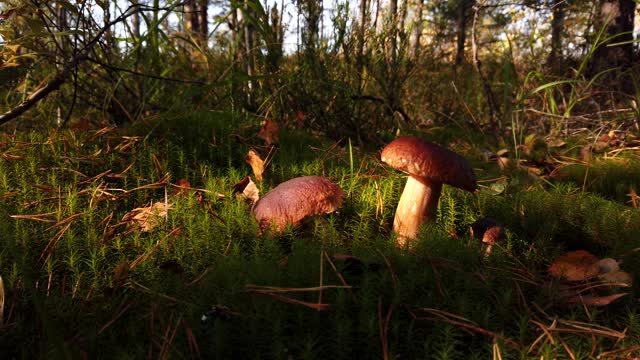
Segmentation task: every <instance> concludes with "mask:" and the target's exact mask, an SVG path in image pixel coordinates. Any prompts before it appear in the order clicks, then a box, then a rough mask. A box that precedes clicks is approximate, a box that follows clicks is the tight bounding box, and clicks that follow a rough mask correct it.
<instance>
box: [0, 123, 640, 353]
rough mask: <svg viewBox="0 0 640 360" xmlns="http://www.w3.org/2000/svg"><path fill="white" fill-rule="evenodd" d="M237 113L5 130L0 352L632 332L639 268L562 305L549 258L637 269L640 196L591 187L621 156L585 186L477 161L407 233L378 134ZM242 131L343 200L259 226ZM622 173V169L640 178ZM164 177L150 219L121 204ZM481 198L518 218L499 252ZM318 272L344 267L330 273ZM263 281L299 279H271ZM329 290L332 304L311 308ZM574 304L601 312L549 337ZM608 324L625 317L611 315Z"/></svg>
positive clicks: (578, 340) (465, 343) (511, 220)
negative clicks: (329, 131) (625, 279)
mask: <svg viewBox="0 0 640 360" xmlns="http://www.w3.org/2000/svg"><path fill="white" fill-rule="evenodd" d="M233 116H237V115H232V114H226V113H194V114H192V115H189V116H188V118H184V117H182V118H181V117H178V116H176V118H175V119H174V120H165V121H162V122H158V123H156V124H153V125H149V124H147V125H146V126H140V127H139V128H137V129H132V130H130V133H128V134H126V136H125V135H124V134H121V133H117V132H115V131H113V130H110V131H106V130H103V131H99V132H96V131H91V132H88V133H85V134H78V133H74V132H69V131H61V132H52V133H48V134H44V133H35V132H34V133H31V134H18V135H7V134H5V135H3V136H2V138H1V139H0V151H1V153H2V157H1V158H0V199H2V201H1V202H0V233H1V234H2V235H1V236H2V238H1V241H2V246H1V247H0V275H1V276H2V279H3V281H4V288H5V291H6V295H5V297H6V300H5V307H4V314H3V317H2V318H0V334H1V335H2V336H1V337H0V339H1V340H0V353H2V354H5V355H6V358H45V357H46V358H58V357H60V358H76V357H86V356H88V357H89V358H142V357H148V358H223V359H226V358H306V359H311V358H318V359H325V358H335V359H342V358H344V359H350V358H362V359H364V358H376V359H377V358H380V357H385V358H386V357H388V358H437V359H460V358H470V359H471V358H478V359H481V358H488V357H491V356H496V354H497V353H499V354H500V356H503V357H504V358H540V356H544V357H545V358H570V357H571V356H570V355H569V351H571V352H572V355H573V356H574V357H575V358H592V357H594V356H596V355H598V354H600V353H603V352H605V351H610V350H613V349H623V348H626V347H632V346H637V345H638V340H637V339H638V335H640V322H639V319H638V313H637V309H636V307H635V305H636V304H637V298H638V291H637V287H635V288H633V289H630V290H629V291H628V292H629V295H628V296H626V297H623V298H622V299H620V300H618V302H616V305H615V306H609V307H603V308H598V309H593V308H586V307H585V308H583V307H567V306H564V305H561V304H559V303H558V302H557V301H556V300H557V299H556V298H555V297H554V295H553V294H554V293H553V289H554V286H555V284H554V283H553V281H550V280H549V279H548V278H547V277H546V275H545V273H546V268H547V266H548V265H549V263H550V261H551V260H552V259H553V258H554V257H555V256H557V255H560V254H562V253H563V252H564V251H566V250H571V249H587V250H589V251H591V252H593V253H594V254H596V255H598V256H600V257H614V258H616V259H621V260H623V262H622V267H623V268H624V269H625V270H626V271H628V272H630V273H631V274H633V275H634V277H637V276H638V275H640V267H639V265H638V264H640V261H639V260H640V259H638V257H639V256H638V252H637V249H638V247H639V246H640V245H639V244H640V243H639V241H640V240H639V239H640V212H638V210H637V209H634V208H632V207H630V206H626V205H624V204H623V203H621V202H616V201H612V200H611V199H608V198H606V197H603V196H601V195H598V194H599V193H600V191H597V189H599V187H597V186H600V188H606V187H607V186H608V185H607V184H609V183H611V182H613V181H614V180H615V174H616V173H613V172H611V171H608V170H603V173H602V174H601V173H598V172H597V171H591V172H590V175H589V178H590V181H591V182H590V183H589V184H591V185H589V186H590V187H586V188H581V187H580V186H578V185H576V184H575V183H571V182H568V183H566V182H555V183H546V182H538V183H536V184H535V185H534V186H526V187H525V186H520V187H518V186H515V187H514V188H510V189H508V191H503V192H496V191H494V189H493V188H492V187H491V186H490V183H488V182H487V181H489V180H490V179H488V178H484V179H483V178H482V177H483V176H482V175H481V179H480V180H481V184H483V186H482V187H481V190H480V191H479V192H477V193H476V194H468V193H464V192H462V191H460V190H456V189H453V188H450V187H445V188H444V191H443V194H442V198H441V199H440V203H439V208H438V219H437V222H436V223H435V224H431V225H427V226H425V227H423V229H422V231H421V233H420V236H419V239H418V240H417V244H416V245H415V247H414V248H413V249H412V250H411V251H407V250H402V249H398V248H396V247H395V246H394V245H393V241H394V235H393V234H392V233H391V231H390V226H391V224H392V222H393V216H394V212H395V206H396V205H397V202H398V199H399V197H400V194H401V192H402V188H403V186H404V183H405V176H403V175H402V174H400V173H398V172H396V171H393V170H391V169H389V168H387V167H386V166H384V165H383V164H382V163H380V162H379V160H378V159H379V154H378V153H376V152H375V151H370V150H369V149H361V148H356V147H350V146H349V142H348V141H341V142H338V143H334V142H331V141H328V140H326V139H323V138H320V137H314V136H312V135H308V134H302V133H298V132H296V131H293V130H287V131H283V133H282V134H281V139H280V145H279V146H278V147H276V148H275V149H273V150H269V149H268V148H266V147H264V146H263V145H262V144H263V143H262V142H261V140H259V139H257V138H256V137H255V136H254V135H255V134H256V133H257V130H258V127H259V126H258V123H257V121H255V120H253V119H232V118H233ZM232 120H234V121H232ZM237 123H241V124H246V126H241V127H232V126H231V124H237ZM182 124H189V125H188V126H183V125H182ZM442 143H443V144H446V143H445V142H442ZM249 148H254V149H257V150H258V151H260V152H261V153H262V154H263V155H265V156H266V155H268V156H269V159H270V162H269V165H268V166H267V169H266V171H265V173H264V177H265V179H264V181H263V182H261V183H259V184H258V187H259V188H260V190H261V193H262V194H264V193H266V192H267V191H268V190H270V189H272V188H273V187H274V186H276V185H277V184H278V183H280V182H282V181H284V180H287V179H290V178H292V177H296V176H304V175H325V176H327V177H329V178H331V179H332V180H333V181H334V182H335V183H336V184H338V185H339V186H340V187H341V188H342V189H343V190H344V192H345V200H344V204H343V206H342V208H341V209H340V210H339V211H338V212H336V213H333V214H331V215H327V216H325V217H321V218H317V219H313V220H310V221H306V222H305V223H304V224H303V225H302V226H301V227H299V228H297V229H289V230H287V231H286V232H285V233H284V234H283V235H281V236H278V237H272V236H269V235H266V236H263V237H258V236H257V235H256V234H257V230H258V228H257V225H256V223H255V222H254V221H253V219H252V217H251V216H250V214H249V210H250V206H249V204H248V203H247V202H246V201H245V200H244V199H242V198H238V197H236V196H235V194H234V192H233V187H234V185H235V184H236V183H238V182H239V181H240V180H241V179H242V178H243V177H245V176H247V175H251V168H250V167H249V165H248V164H246V163H245V161H244V157H245V155H246V153H247V151H248V150H249ZM473 151H474V150H473V149H472V150H470V152H469V153H468V154H465V155H466V156H467V157H468V158H469V159H471V160H472V161H474V165H475V166H477V167H487V166H493V165H487V164H484V163H481V161H480V160H479V158H478V157H477V156H476V153H474V152H473ZM483 174H485V175H486V174H488V173H483ZM605 178H606V179H605ZM620 178H621V179H620V180H621V181H626V182H625V187H626V186H627V185H629V186H637V184H638V183H637V181H635V179H636V177H631V178H628V177H627V178H624V179H622V176H620ZM179 179H186V180H188V181H189V182H190V184H191V186H192V187H193V188H196V189H201V196H202V199H199V196H200V195H199V194H198V193H196V191H191V192H189V193H188V194H185V195H174V187H173V186H172V185H171V184H176V183H177V181H178V180H179ZM597 184H602V185H597ZM607 191H609V190H607ZM165 197H166V198H167V199H170V202H171V203H172V207H171V208H170V210H169V212H168V215H167V219H166V221H165V222H162V223H161V225H160V226H159V227H158V228H156V229H155V230H154V231H150V232H141V231H139V230H136V229H131V228H129V225H128V224H122V223H121V221H120V220H121V219H122V218H123V216H124V215H125V214H126V213H127V212H129V211H131V210H132V209H134V208H137V207H143V206H147V205H149V204H150V203H152V202H153V203H157V202H160V203H162V202H165ZM481 217H491V218H494V219H497V220H499V221H500V222H501V223H503V224H504V225H505V228H506V239H505V241H504V242H503V243H501V244H499V245H498V246H497V247H496V249H495V251H494V252H493V253H492V255H491V256H489V257H488V258H486V259H485V258H484V257H483V256H482V250H481V244H480V243H479V242H478V241H477V240H474V239H473V238H472V237H471V236H470V234H469V230H468V229H469V226H470V225H471V224H472V223H473V222H474V221H475V220H477V219H479V218H481ZM346 255H349V256H346ZM321 285H324V286H326V285H335V287H324V288H323V289H322V291H317V290H318V287H319V286H321ZM260 286H262V287H265V286H269V287H274V288H277V289H280V290H283V291H284V290H286V289H288V290H289V291H290V292H279V293H278V292H275V293H270V295H267V294H265V293H264V292H261V291H260V289H261V288H260ZM273 294H276V295H277V296H272V295H273ZM283 297H286V298H283ZM286 299H294V300H295V301H297V302H298V303H297V304H293V303H288V302H286ZM301 302H304V303H302V304H301ZM318 304H320V305H322V304H328V306H329V307H328V309H325V310H322V311H318V310H316V309H314V306H315V307H318V306H319V305H318ZM203 314H205V315H206V316H205V317H203ZM572 321H573V322H578V321H579V322H581V324H583V328H585V327H586V328H587V329H597V330H599V331H600V332H597V333H596V332H594V331H589V330H586V331H585V330H584V329H583V331H578V330H575V328H571V329H574V330H575V331H570V330H567V331H563V332H557V333H556V332H553V334H554V337H552V338H545V335H544V332H543V331H542V326H546V327H548V328H553V326H554V325H553V324H554V323H555V324H564V325H562V326H565V327H566V328H567V329H569V328H570V326H569V325H567V324H573V323H571V322H572ZM614 330H615V331H620V332H621V331H626V336H624V337H623V338H616V337H615V336H609V335H607V334H608V333H607V331H614ZM547 331H549V330H548V329H547ZM552 331H553V330H552ZM541 335H542V337H541ZM16 344H20V345H19V346H16ZM567 349H570V350H567Z"/></svg>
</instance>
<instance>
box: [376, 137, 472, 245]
mask: <svg viewBox="0 0 640 360" xmlns="http://www.w3.org/2000/svg"><path fill="white" fill-rule="evenodd" d="M381 158H382V161H383V162H385V163H387V164H388V165H389V166H391V167H393V168H395V169H398V170H402V171H405V172H407V173H409V178H408V179H407V184H406V185H405V187H404V191H403V192H402V195H401V196H400V201H399V202H398V208H397V209H396V215H395V218H394V220H393V231H394V232H395V233H396V234H397V238H398V244H399V245H400V246H404V245H406V242H407V240H410V239H414V238H415V237H416V235H417V234H418V230H419V229H420V226H421V225H422V224H423V223H424V222H425V221H427V220H435V218H436V212H437V209H438V200H439V199H440V193H441V191H442V184H447V185H451V186H454V187H457V188H460V189H463V190H467V191H470V192H474V191H475V190H476V189H477V184H476V177H475V174H474V173H473V169H472V168H471V165H469V163H468V162H467V160H466V159H465V158H463V157H462V156H460V155H458V154H456V153H454V152H453V151H450V150H447V149H445V148H443V147H441V146H439V145H436V144H434V143H432V142H429V141H427V140H423V139H420V138H417V137H410V136H407V137H400V138H397V139H395V140H393V141H392V142H391V143H389V144H388V145H387V146H386V147H385V148H384V149H383V150H382V154H381Z"/></svg>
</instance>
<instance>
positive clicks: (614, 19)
mask: <svg viewBox="0 0 640 360" xmlns="http://www.w3.org/2000/svg"><path fill="white" fill-rule="evenodd" d="M635 8H636V3H635V1H634V0H601V1H600V3H599V13H598V16H597V19H596V22H595V26H596V28H595V30H596V32H597V33H600V31H601V30H602V29H604V31H603V32H602V36H600V37H599V38H596V39H594V41H598V44H592V46H598V47H597V48H596V49H595V51H594V53H593V57H592V59H591V63H590V66H589V71H588V75H590V76H596V75H597V74H600V73H602V72H603V71H605V70H609V69H613V68H616V69H617V71H614V72H610V73H609V74H607V76H606V77H603V78H602V80H604V81H605V82H610V84H609V85H620V86H621V87H622V88H624V90H630V85H631V83H630V81H629V78H628V76H620V74H621V73H622V72H624V71H625V70H627V69H629V67H631V65H632V64H633V42H632V41H633V23H634V17H635ZM623 42H624V43H625V44H622V45H615V46H607V45H609V44H614V43H623ZM614 73H615V74H614ZM611 82H612V83H611Z"/></svg>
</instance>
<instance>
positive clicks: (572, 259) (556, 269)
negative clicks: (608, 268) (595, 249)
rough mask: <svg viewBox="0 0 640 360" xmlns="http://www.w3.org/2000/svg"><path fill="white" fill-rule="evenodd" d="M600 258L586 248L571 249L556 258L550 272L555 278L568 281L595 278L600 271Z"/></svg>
mask: <svg viewBox="0 0 640 360" xmlns="http://www.w3.org/2000/svg"><path fill="white" fill-rule="evenodd" d="M598 261H599V260H598V258H597V257H595V256H594V255H592V254H591V253H589V252H588V251H586V250H577V251H570V252H568V253H566V254H564V255H561V256H559V257H558V258H556V259H555V260H554V261H553V263H552V264H551V265H550V266H549V269H548V272H549V275H551V276H552V277H554V278H558V279H565V280H568V281H582V280H589V279H593V278H594V277H596V276H598V274H599V273H600V266H599V265H598Z"/></svg>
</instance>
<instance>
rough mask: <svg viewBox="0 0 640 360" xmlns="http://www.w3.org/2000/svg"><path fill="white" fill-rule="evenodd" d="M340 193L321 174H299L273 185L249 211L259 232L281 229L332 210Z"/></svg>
mask: <svg viewBox="0 0 640 360" xmlns="http://www.w3.org/2000/svg"><path fill="white" fill-rule="evenodd" d="M343 197H344V193H343V192H342V189H340V187H339V186H338V185H336V184H334V183H332V182H331V180H329V179H327V178H325V177H322V176H303V177H297V178H293V179H291V180H287V181H285V182H283V183H281V184H280V185H278V186H276V187H275V188H273V190H271V191H270V192H268V193H267V194H266V195H265V196H264V197H262V198H261V199H260V200H258V202H256V204H255V206H254V207H253V209H251V213H252V214H253V216H255V218H256V220H257V221H258V225H259V226H260V231H261V232H265V231H267V230H269V229H271V230H272V231H273V232H274V233H280V232H282V231H283V230H284V229H285V228H286V227H287V225H289V224H290V225H293V226H295V225H298V224H299V223H300V222H301V221H302V220H304V219H306V218H308V217H312V216H317V215H323V214H329V213H332V212H334V211H335V210H336V209H338V208H339V207H340V206H341V205H342V199H343Z"/></svg>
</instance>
